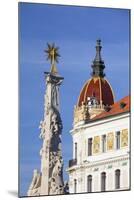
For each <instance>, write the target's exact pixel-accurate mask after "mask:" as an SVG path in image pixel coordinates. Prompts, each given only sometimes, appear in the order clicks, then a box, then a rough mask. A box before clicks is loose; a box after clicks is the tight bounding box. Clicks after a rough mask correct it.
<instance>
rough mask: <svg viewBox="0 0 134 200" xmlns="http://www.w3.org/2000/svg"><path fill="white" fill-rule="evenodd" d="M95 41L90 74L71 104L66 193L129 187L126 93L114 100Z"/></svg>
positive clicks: (128, 127) (128, 106) (99, 47)
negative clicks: (72, 109)
mask: <svg viewBox="0 0 134 200" xmlns="http://www.w3.org/2000/svg"><path fill="white" fill-rule="evenodd" d="M101 48H102V46H101V41H100V40H97V45H96V56H95V59H94V60H93V64H92V66H91V67H92V69H93V72H92V77H91V79H89V80H88V81H87V82H86V83H85V84H84V86H83V88H82V90H81V92H80V95H79V98H78V102H77V105H76V106H75V107H74V122H73V129H72V130H71V131H70V132H71V135H72V139H73V159H72V160H70V161H69V167H68V168H67V172H68V174H69V192H70V193H84V192H100V191H115V190H128V189H130V122H129V121H130V103H129V96H126V97H124V98H122V99H121V100H119V101H118V102H115V98H114V93H113V90H112V87H111V85H110V83H109V81H108V80H107V79H106V78H105V74H104V68H105V64H104V61H103V60H102V58H101Z"/></svg>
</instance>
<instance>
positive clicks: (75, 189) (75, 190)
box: [74, 179, 77, 193]
mask: <svg viewBox="0 0 134 200" xmlns="http://www.w3.org/2000/svg"><path fill="white" fill-rule="evenodd" d="M74 193H77V180H76V179H74Z"/></svg>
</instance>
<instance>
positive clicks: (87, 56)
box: [19, 3, 129, 196]
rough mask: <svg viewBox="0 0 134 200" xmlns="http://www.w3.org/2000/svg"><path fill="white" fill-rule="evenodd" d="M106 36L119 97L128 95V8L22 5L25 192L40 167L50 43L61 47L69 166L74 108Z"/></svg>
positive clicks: (109, 69)
mask: <svg viewBox="0 0 134 200" xmlns="http://www.w3.org/2000/svg"><path fill="white" fill-rule="evenodd" d="M98 38H101V40H102V46H103V48H102V58H103V59H104V61H105V66H106V68H105V73H106V77H107V79H108V80H109V82H110V83H111V85H112V87H113V90H114V94H115V97H116V100H119V99H120V98H122V97H124V96H126V95H128V94H129V11H128V10H123V9H106V8H91V7H74V6H56V5H46V4H33V3H19V88H20V90H19V96H20V119H19V120H20V131H19V132H20V133H19V135H20V139H19V148H20V151H19V152H20V153H19V156H20V161H19V163H20V173H19V174H20V195H21V196H24V195H26V192H27V190H28V187H29V184H30V182H31V179H32V173H33V169H34V168H37V169H39V170H40V156H39V150H40V148H41V146H42V140H40V139H39V133H40V131H39V129H38V127H39V122H40V120H42V119H43V110H44V108H43V105H44V93H45V82H44V71H49V70H50V64H49V62H47V61H46V56H45V55H44V49H45V48H46V43H47V42H49V43H52V42H55V43H56V45H57V46H59V47H60V50H59V51H60V54H61V58H60V60H59V64H58V65H57V67H58V71H59V73H60V74H61V75H62V76H63V77H64V82H63V84H62V86H61V87H60V97H61V98H60V102H61V117H62V120H63V127H64V128H63V133H62V149H63V159H64V177H65V179H67V178H68V176H67V174H66V172H65V169H66V167H67V166H68V160H69V159H71V158H72V138H71V135H70V133H69V130H70V129H71V128H72V122H73V108H74V105H75V104H76V102H77V99H78V96H79V92H80V90H81V88H82V86H83V84H84V82H85V81H86V80H87V79H89V78H90V73H91V71H92V69H91V64H92V61H93V59H94V57H95V45H96V39H98Z"/></svg>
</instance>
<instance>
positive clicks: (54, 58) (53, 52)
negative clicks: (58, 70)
mask: <svg viewBox="0 0 134 200" xmlns="http://www.w3.org/2000/svg"><path fill="white" fill-rule="evenodd" d="M58 50H59V47H56V46H55V43H53V44H52V45H50V44H49V43H47V49H46V50H45V52H46V53H47V60H50V62H51V64H52V65H53V64H55V62H57V63H58V57H60V54H59V52H58Z"/></svg>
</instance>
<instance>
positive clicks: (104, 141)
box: [102, 135, 106, 153]
mask: <svg viewBox="0 0 134 200" xmlns="http://www.w3.org/2000/svg"><path fill="white" fill-rule="evenodd" d="M102 152H103V153H104V152H106V135H102Z"/></svg>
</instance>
